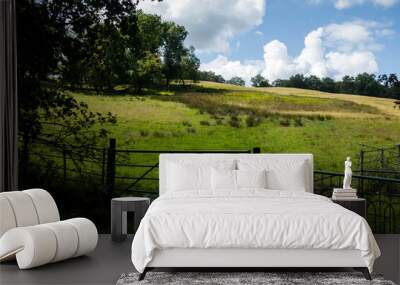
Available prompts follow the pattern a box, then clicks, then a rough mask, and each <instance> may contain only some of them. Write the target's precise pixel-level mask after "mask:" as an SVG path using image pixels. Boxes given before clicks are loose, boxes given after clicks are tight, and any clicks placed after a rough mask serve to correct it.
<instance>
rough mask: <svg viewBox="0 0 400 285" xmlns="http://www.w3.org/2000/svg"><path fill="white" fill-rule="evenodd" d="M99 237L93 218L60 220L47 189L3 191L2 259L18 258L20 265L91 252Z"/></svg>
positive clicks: (0, 203)
mask: <svg viewBox="0 0 400 285" xmlns="http://www.w3.org/2000/svg"><path fill="white" fill-rule="evenodd" d="M97 240H98V234H97V229H96V226H95V225H94V224H93V223H92V222H91V221H90V220H88V219H85V218H75V219H69V220H64V221H60V215H59V213H58V209H57V205H56V203H55V201H54V199H53V197H51V195H50V194H49V193H48V192H47V191H45V190H43V189H30V190H25V191H12V192H2V193H0V262H2V261H7V260H12V259H15V258H16V259H17V263H18V266H19V268H20V269H28V268H32V267H37V266H40V265H43V264H47V263H51V262H57V261H60V260H64V259H68V258H72V257H76V256H80V255H84V254H87V253H89V252H90V251H93V250H94V249H95V248H96V245H97Z"/></svg>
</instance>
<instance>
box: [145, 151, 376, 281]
mask: <svg viewBox="0 0 400 285" xmlns="http://www.w3.org/2000/svg"><path fill="white" fill-rule="evenodd" d="M249 155H251V156H252V157H255V156H259V157H260V158H261V157H262V158H271V159H277V158H282V159H285V158H286V159H291V160H293V159H294V160H301V161H306V162H307V163H308V169H309V177H308V180H309V183H308V184H309V185H308V188H307V191H308V192H311V193H312V192H313V189H314V187H313V172H314V171H313V156H312V154H161V155H160V164H159V171H160V172H159V173H160V185H159V189H160V195H162V194H163V193H165V192H166V190H167V189H166V187H165V186H166V184H167V183H166V181H167V179H168V177H167V171H166V164H167V161H174V160H195V159H207V160H210V161H213V160H218V159H232V158H233V159H238V158H241V157H243V158H244V157H246V156H249ZM344 267H346V268H353V269H355V270H358V271H361V272H362V273H363V275H364V277H365V278H366V279H367V280H371V276H370V273H369V270H368V268H367V267H366V264H365V262H364V260H363V259H362V257H361V252H360V251H359V250H330V249H253V248H251V249H250V248H242V249H241V248H218V249H216V248H207V249H197V248H170V249H162V250H160V249H159V250H156V251H155V252H154V256H153V259H152V261H151V262H150V263H149V264H148V266H147V267H146V268H145V270H144V271H143V273H141V274H140V275H139V280H143V279H144V277H145V276H146V273H147V272H148V271H150V270H153V269H156V268H157V269H160V268H164V269H165V268H169V269H171V268H176V269H179V268H184V269H185V270H187V269H194V268H203V269H211V270H212V269H220V268H229V269H230V271H231V270H234V271H246V270H250V269H251V270H254V269H257V270H258V269H260V270H259V271H264V270H265V269H267V268H268V269H271V268H276V269H278V268H285V269H287V270H288V271H290V268H292V269H295V268H302V269H303V268H310V269H311V268H312V269H315V268H327V269H328V268H330V269H333V268H344ZM263 269H264V270H263Z"/></svg>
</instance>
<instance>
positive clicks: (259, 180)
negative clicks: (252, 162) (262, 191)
mask: <svg viewBox="0 0 400 285" xmlns="http://www.w3.org/2000/svg"><path fill="white" fill-rule="evenodd" d="M236 181H237V188H238V189H241V188H267V171H266V170H265V169H262V170H258V169H257V170H256V169H255V170H240V169H239V170H236Z"/></svg>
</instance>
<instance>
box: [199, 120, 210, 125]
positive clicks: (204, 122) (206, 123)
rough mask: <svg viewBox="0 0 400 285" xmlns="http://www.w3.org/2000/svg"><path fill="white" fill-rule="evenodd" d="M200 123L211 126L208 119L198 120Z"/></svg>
mask: <svg viewBox="0 0 400 285" xmlns="http://www.w3.org/2000/svg"><path fill="white" fill-rule="evenodd" d="M200 125H202V126H211V124H210V122H209V121H200Z"/></svg>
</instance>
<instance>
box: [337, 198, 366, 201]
mask: <svg viewBox="0 0 400 285" xmlns="http://www.w3.org/2000/svg"><path fill="white" fill-rule="evenodd" d="M330 199H331V200H332V201H333V202H336V201H338V202H361V201H365V198H351V199H332V198H330Z"/></svg>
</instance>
